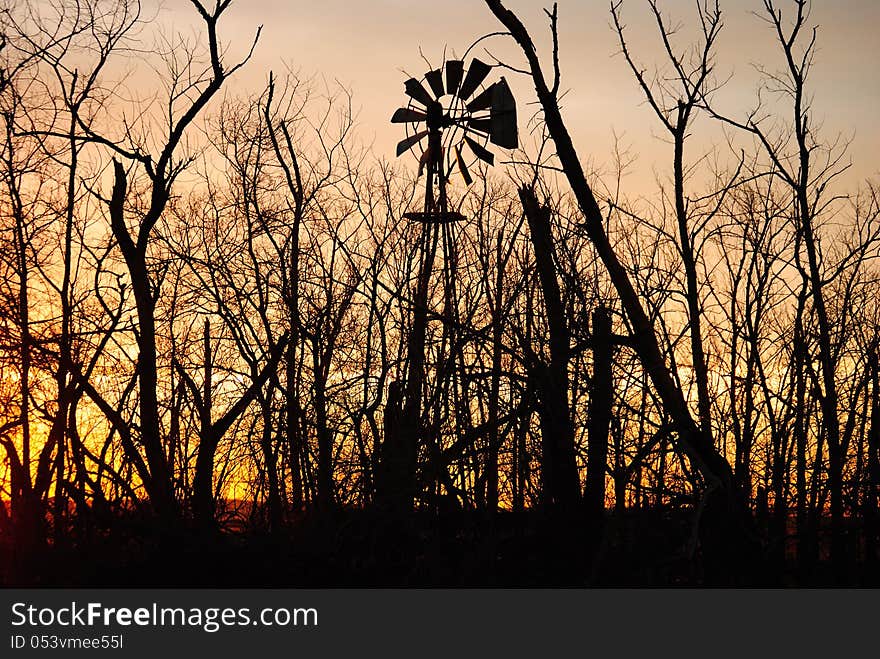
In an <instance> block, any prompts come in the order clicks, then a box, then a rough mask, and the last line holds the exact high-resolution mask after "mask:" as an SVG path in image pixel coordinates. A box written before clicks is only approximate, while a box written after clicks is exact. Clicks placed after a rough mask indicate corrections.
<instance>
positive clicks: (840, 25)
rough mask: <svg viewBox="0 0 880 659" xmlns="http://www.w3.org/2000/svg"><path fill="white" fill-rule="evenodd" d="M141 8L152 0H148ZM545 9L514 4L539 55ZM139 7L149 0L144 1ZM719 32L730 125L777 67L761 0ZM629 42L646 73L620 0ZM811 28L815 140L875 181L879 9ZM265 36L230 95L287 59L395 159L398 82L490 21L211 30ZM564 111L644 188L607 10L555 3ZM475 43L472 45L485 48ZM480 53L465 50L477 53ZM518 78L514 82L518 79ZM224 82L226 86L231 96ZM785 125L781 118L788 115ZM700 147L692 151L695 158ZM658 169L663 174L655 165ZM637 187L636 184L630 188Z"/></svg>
mask: <svg viewBox="0 0 880 659" xmlns="http://www.w3.org/2000/svg"><path fill="white" fill-rule="evenodd" d="M148 2H149V0H148ZM545 4H547V3H541V2H535V1H531V0H510V1H509V2H508V7H509V8H511V9H513V10H515V11H516V12H517V13H518V14H519V15H520V17H521V18H522V19H523V20H524V22H525V23H526V25H527V27H529V29H530V30H531V32H532V35H533V37H534V38H535V40H536V41H537V42H538V43H539V48H542V54H543V55H544V56H545V57H546V56H547V54H548V53H547V45H548V43H547V35H548V31H547V29H546V27H547V22H546V18H545V16H544V14H543V11H542V8H543V7H544V5H545ZM660 4H661V7H662V8H663V9H664V11H665V13H666V14H667V15H668V16H671V17H672V18H673V19H674V20H673V21H672V22H680V23H681V24H682V30H681V32H680V33H679V34H678V35H677V37H678V42H677V44H678V45H679V46H685V45H687V44H689V43H691V38H692V37H693V36H695V33H694V31H693V29H694V27H695V25H696V12H695V10H694V6H695V5H694V3H693V2H690V1H685V0H669V1H667V2H662V3H660ZM778 4H779V7H780V8H781V9H782V10H783V12H788V13H789V14H790V13H791V12H792V11H793V3H789V2H786V1H785V0H781V1H780V2H779V3H778ZM148 6H149V5H148ZM161 7H162V8H161V9H160V10H159V12H158V16H159V22H160V23H161V24H163V25H165V26H170V25H173V26H174V27H175V28H177V29H183V30H186V27H185V26H186V25H187V24H192V25H194V26H195V25H196V21H195V20H194V18H195V13H194V11H193V9H192V7H191V5H190V4H189V2H187V1H186V0H166V2H165V3H163V4H162V5H161ZM721 8H722V11H723V12H724V29H723V31H722V34H721V37H720V39H719V43H718V51H717V52H718V65H717V73H718V75H719V77H727V76H728V75H732V78H731V80H730V82H729V84H728V85H727V86H726V87H725V88H724V90H723V91H722V92H721V93H720V94H719V95H718V97H717V98H718V104H719V106H720V107H722V109H724V110H726V111H727V112H728V113H729V114H731V115H734V116H740V117H742V116H744V113H745V111H746V110H747V109H749V107H751V105H752V104H753V103H754V99H755V89H756V85H757V80H758V76H757V74H756V72H755V70H754V67H753V66H752V65H753V64H754V63H761V64H763V65H765V66H767V67H768V68H770V69H774V70H775V69H777V68H779V67H781V66H782V65H783V60H782V59H781V53H780V52H779V49H778V48H777V47H776V44H775V43H774V38H773V37H774V35H773V32H772V30H771V29H770V27H769V26H768V25H766V24H765V23H764V22H762V21H761V20H759V19H758V18H757V17H756V16H755V15H753V12H755V11H757V12H761V11H763V8H762V3H761V2H760V1H758V0H748V1H744V2H723V3H722V5H721ZM623 17H624V21H625V23H626V25H627V27H628V30H629V31H628V43H629V44H630V46H631V48H632V50H633V53H634V55H635V56H636V57H637V58H638V59H639V60H640V61H641V62H642V63H643V65H644V67H645V68H646V69H647V70H648V71H652V70H653V68H654V67H655V64H656V63H657V62H662V60H661V58H660V56H661V53H660V50H659V48H660V47H661V45H660V43H659V41H658V39H657V33H656V28H655V25H654V24H653V22H652V17H651V15H650V11H649V9H648V7H647V3H644V2H638V1H636V0H628V1H627V2H625V3H624V6H623ZM810 22H811V24H815V25H818V26H819V34H818V52H817V57H816V63H815V68H814V71H813V77H812V84H811V85H810V89H811V90H812V92H813V94H814V107H815V111H814V117H816V118H817V119H820V120H821V121H822V122H823V127H822V135H824V136H825V137H826V138H828V139H832V138H834V137H835V136H837V135H838V134H842V135H844V136H854V137H855V140H854V143H853V145H852V147H851V149H850V156H851V158H852V161H853V168H852V170H851V172H850V175H849V176H850V179H849V180H850V181H851V182H853V183H854V182H855V180H856V179H862V178H864V177H866V176H876V175H877V173H878V171H880V165H878V162H877V157H876V154H877V153H878V151H880V128H878V127H877V122H876V118H877V109H878V107H880V76H878V73H877V68H876V65H877V62H878V61H880V44H878V39H877V26H878V25H880V3H878V2H876V1H875V0H843V1H842V2H830V1H827V0H825V1H818V2H816V3H815V6H814V7H813V12H812V16H811V21H810ZM261 24H262V25H263V34H262V38H261V40H260V43H259V45H258V48H257V51H256V53H255V57H254V60H253V61H252V62H251V63H250V64H249V66H248V67H247V70H246V71H243V72H242V73H241V74H240V77H239V78H238V80H237V83H236V85H237V86H238V88H239V89H247V90H248V91H255V90H257V89H260V88H261V87H262V85H263V84H264V83H265V79H266V76H267V74H268V71H269V70H270V69H274V70H275V71H276V72H278V71H281V70H283V68H284V63H285V62H287V63H289V64H290V66H291V67H292V68H293V69H294V70H297V71H299V72H300V74H301V75H303V76H306V77H308V76H312V75H316V76H323V77H325V78H327V79H328V80H330V81H333V80H334V79H335V80H338V81H339V82H341V83H342V84H345V85H346V86H348V87H349V88H350V89H351V90H352V91H353V94H354V105H355V108H356V109H358V110H359V131H358V132H359V135H360V136H361V138H362V139H363V140H364V141H366V142H368V143H369V142H373V144H374V150H375V152H376V154H377V155H378V156H383V155H384V156H386V157H388V158H393V156H394V144H395V143H396V141H397V140H398V139H400V137H401V136H402V135H401V127H399V126H392V125H390V124H389V122H388V120H389V117H390V115H391V113H392V112H393V110H394V109H395V108H396V107H397V106H398V104H400V103H401V102H402V101H403V100H404V98H405V97H404V95H403V81H404V80H405V78H406V75H405V74H404V73H403V70H405V71H406V72H407V73H410V74H413V75H416V76H419V77H420V76H421V74H423V73H424V72H425V71H426V70H428V69H427V66H426V65H425V63H424V61H423V60H422V59H421V57H420V55H419V48H420V47H421V49H422V52H423V53H424V55H425V57H427V58H428V59H429V60H430V61H431V63H432V64H434V65H435V66H439V65H440V63H441V59H442V54H443V49H444V47H446V48H447V52H448V53H449V54H450V55H451V54H452V53H457V54H459V55H461V54H462V53H463V51H464V50H465V49H466V48H467V46H468V45H470V43H471V42H472V41H473V40H474V39H475V38H477V37H479V36H481V35H483V34H486V33H489V32H492V31H496V30H498V29H499V24H498V23H497V21H496V20H495V18H494V16H492V14H491V13H490V11H489V10H488V8H487V7H486V5H485V3H484V2H482V1H481V0H446V2H436V3H430V2H411V1H408V0H370V1H368V2H367V1H362V2H351V1H350V0H321V1H320V2H290V1H289V0H250V1H248V2H241V1H240V2H237V3H233V6H232V7H231V8H230V11H229V12H228V13H227V14H226V15H225V16H224V18H223V20H222V21H221V34H222V36H223V38H224V39H226V40H227V42H228V43H229V45H230V54H232V53H239V52H242V51H243V49H245V48H246V47H247V44H248V43H249V40H250V39H251V38H252V35H253V31H254V30H255V29H256V27H257V26H258V25H261ZM559 24H560V40H561V45H560V48H561V61H562V74H563V77H562V87H563V89H567V90H569V93H568V95H567V96H566V97H565V99H564V116H565V117H566V119H567V121H568V123H569V126H570V128H571V130H572V132H573V133H574V136H575V140H576V145H577V146H578V147H579V149H580V153H581V158H582V159H584V160H587V159H590V160H592V161H593V162H595V163H597V164H598V165H599V166H602V165H604V164H607V163H608V162H609V153H610V150H611V145H612V140H613V137H612V135H613V133H612V131H616V132H617V134H618V135H621V136H622V137H623V140H622V141H623V143H624V144H625V145H627V146H629V147H630V148H631V149H632V151H633V152H634V153H637V154H638V155H639V156H640V160H639V164H638V169H637V170H636V172H635V173H634V174H633V177H634V178H636V179H639V180H641V181H642V183H650V181H651V180H652V179H653V174H652V170H653V169H654V168H655V167H656V166H657V164H658V163H661V164H665V162H666V160H665V158H667V152H668V151H669V148H668V147H667V146H666V145H664V144H663V143H662V142H660V141H659V140H658V139H657V137H658V136H659V135H660V131H659V124H658V123H657V121H656V119H655V117H654V116H653V115H652V112H651V110H650V108H648V107H647V106H646V105H645V104H644V102H643V100H644V99H643V97H642V95H641V92H640V90H639V89H638V87H637V84H636V82H635V80H634V78H633V76H632V74H631V73H630V71H629V70H628V68H627V65H626V62H625V61H624V59H623V57H622V56H620V55H619V54H618V50H619V47H618V44H617V40H616V34H615V33H614V31H613V29H612V27H611V21H610V14H609V5H608V3H606V2H599V1H592V0H590V1H587V0H562V1H561V2H559ZM483 43H484V44H485V45H486V46H487V47H488V48H489V49H490V50H491V52H492V53H493V54H495V55H497V56H499V57H501V58H503V59H505V60H506V61H512V62H514V63H516V64H521V62H522V58H521V57H517V53H516V52H515V51H514V50H513V49H512V47H511V44H510V43H509V39H505V38H495V39H491V40H488V41H486V42H483ZM482 45H483V44H481V46H482ZM481 52H482V50H481V47H480V46H478V48H477V49H476V50H475V51H473V52H472V54H476V55H479V54H480V53H481ZM507 78H508V80H509V81H510V82H511V85H512V87H513V89H514V93H515V94H516V96H517V99H518V102H519V106H520V130H521V131H522V130H523V129H524V127H525V119H526V117H527V116H528V115H529V114H531V112H530V109H529V107H528V106H527V105H526V104H527V103H529V102H532V101H533V100H534V91H533V89H532V87H531V86H530V85H529V83H528V81H527V80H524V79H522V77H521V76H516V75H512V74H510V73H508V74H507ZM518 78H519V79H518ZM236 85H231V86H230V89H235V88H236ZM786 116H787V115H786ZM718 128H719V127H718V126H717V124H714V125H713V124H712V123H711V122H708V121H705V120H703V121H700V123H698V124H697V125H696V126H695V130H694V135H695V141H694V144H696V143H697V141H702V142H701V143H702V144H709V143H710V142H712V141H716V142H717V140H718V137H719V135H720V134H719V132H718ZM697 151H698V149H697V148H696V147H692V153H694V154H696V152H697ZM663 169H665V166H664V167H663ZM637 187H641V186H637Z"/></svg>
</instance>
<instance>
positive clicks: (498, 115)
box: [489, 76, 519, 149]
mask: <svg viewBox="0 0 880 659" xmlns="http://www.w3.org/2000/svg"><path fill="white" fill-rule="evenodd" d="M491 89H492V110H491V113H490V117H491V124H492V125H491V128H490V130H489V135H490V138H489V139H490V140H491V141H492V144H497V145H498V146H500V147H503V148H505V149H515V148H516V147H517V146H519V137H518V136H517V132H516V101H515V100H514V98H513V93H512V92H511V91H510V87H508V86H507V81H506V80H505V79H504V77H503V76H502V77H501V79H500V80H499V81H498V82H496V83H495V84H494V85H492V87H491Z"/></svg>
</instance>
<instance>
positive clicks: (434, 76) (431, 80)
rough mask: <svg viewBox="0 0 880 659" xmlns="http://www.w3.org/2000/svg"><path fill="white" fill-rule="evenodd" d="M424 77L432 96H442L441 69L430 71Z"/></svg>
mask: <svg viewBox="0 0 880 659" xmlns="http://www.w3.org/2000/svg"><path fill="white" fill-rule="evenodd" d="M425 79H426V80H427V81H428V85H429V86H430V87H431V91H432V92H434V98H440V97H441V96H443V71H441V70H440V69H435V70H433V71H430V72H429V73H426V74H425Z"/></svg>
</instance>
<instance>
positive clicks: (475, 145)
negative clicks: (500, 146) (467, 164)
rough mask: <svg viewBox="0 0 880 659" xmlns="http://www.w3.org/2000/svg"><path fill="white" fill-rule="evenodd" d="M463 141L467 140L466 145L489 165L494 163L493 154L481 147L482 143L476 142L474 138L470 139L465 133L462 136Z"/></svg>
mask: <svg viewBox="0 0 880 659" xmlns="http://www.w3.org/2000/svg"><path fill="white" fill-rule="evenodd" d="M464 141H465V142H467V145H468V146H469V147H470V148H471V151H473V152H474V155H475V156H476V157H477V158H479V159H480V160H482V161H483V162H487V163H489V164H490V165H494V164H495V156H494V155H492V152H491V151H489V150H487V149H486V148H484V147H483V145H482V144H480V143H479V142H477V141H476V140H473V139H471V138H470V137H468V136H467V135H465V136H464Z"/></svg>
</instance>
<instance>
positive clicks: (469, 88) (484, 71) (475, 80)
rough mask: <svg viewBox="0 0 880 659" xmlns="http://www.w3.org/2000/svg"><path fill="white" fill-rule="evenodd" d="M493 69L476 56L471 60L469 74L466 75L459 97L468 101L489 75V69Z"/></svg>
mask: <svg viewBox="0 0 880 659" xmlns="http://www.w3.org/2000/svg"><path fill="white" fill-rule="evenodd" d="M491 70H492V67H491V66H489V65H488V64H486V63H485V62H481V61H480V60H478V59H477V58H476V57H475V58H474V59H473V61H472V62H471V66H470V68H469V69H468V72H467V75H466V76H465V77H464V82H463V83H461V87H460V88H459V90H458V97H459V98H460V99H461V100H463V101H466V100H467V99H468V97H469V96H470V95H471V94H473V93H474V91H476V89H477V87H479V86H480V84H481V83H482V82H483V80H485V79H486V76H487V75H489V71H491Z"/></svg>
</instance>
